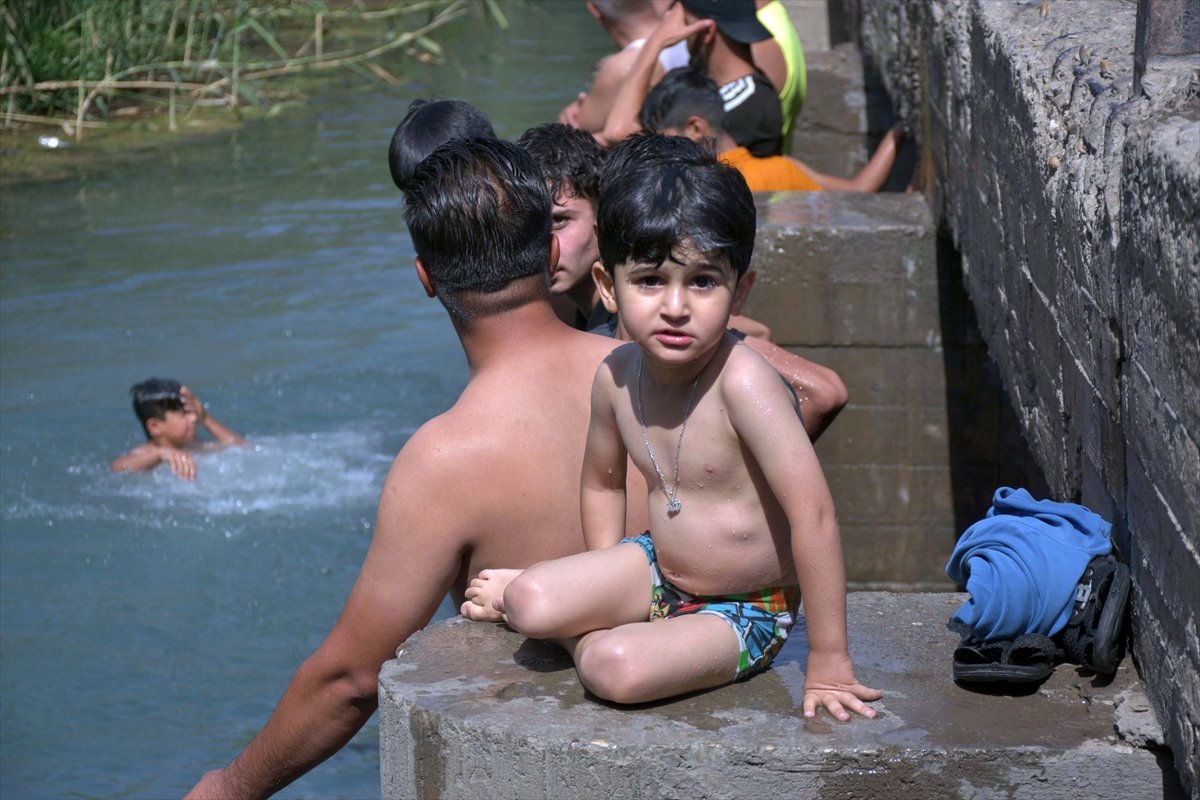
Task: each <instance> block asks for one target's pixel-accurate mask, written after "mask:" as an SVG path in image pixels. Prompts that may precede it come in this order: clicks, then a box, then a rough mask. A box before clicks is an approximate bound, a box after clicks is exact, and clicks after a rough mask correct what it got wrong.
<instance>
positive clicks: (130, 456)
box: [111, 442, 196, 481]
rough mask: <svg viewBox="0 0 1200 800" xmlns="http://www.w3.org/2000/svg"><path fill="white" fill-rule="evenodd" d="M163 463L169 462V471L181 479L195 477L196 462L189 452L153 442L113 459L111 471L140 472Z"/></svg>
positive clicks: (187, 479) (188, 479) (186, 479)
mask: <svg viewBox="0 0 1200 800" xmlns="http://www.w3.org/2000/svg"><path fill="white" fill-rule="evenodd" d="M163 463H165V464H169V465H170V466H171V471H172V472H174V473H175V474H176V475H177V476H178V477H179V478H180V479H181V480H185V481H190V480H192V479H193V478H195V477H196V462H195V460H194V459H193V458H192V456H191V455H190V454H189V453H186V452H184V451H183V450H179V449H177V448H174V447H163V446H161V445H157V444H154V443H153V442H147V443H146V444H143V445H139V446H137V447H135V448H133V449H132V450H130V451H129V452H128V453H126V454H125V455H123V456H121V457H119V458H115V459H113V462H112V465H111V468H112V471H113V472H142V471H144V470H148V469H154V468H155V467H157V466H158V465H159V464H163Z"/></svg>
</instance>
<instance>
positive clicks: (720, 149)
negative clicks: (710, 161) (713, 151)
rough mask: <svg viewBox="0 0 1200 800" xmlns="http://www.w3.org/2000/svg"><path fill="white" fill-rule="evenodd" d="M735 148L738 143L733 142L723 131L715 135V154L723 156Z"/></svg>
mask: <svg viewBox="0 0 1200 800" xmlns="http://www.w3.org/2000/svg"><path fill="white" fill-rule="evenodd" d="M737 147H738V143H737V142H736V141H734V139H733V137H732V136H730V135H729V134H728V133H726V132H725V131H721V132H720V133H718V134H717V154H718V155H724V154H725V153H728V152H729V151H730V150H735V149H737Z"/></svg>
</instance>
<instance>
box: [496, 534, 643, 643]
mask: <svg viewBox="0 0 1200 800" xmlns="http://www.w3.org/2000/svg"><path fill="white" fill-rule="evenodd" d="M651 589H652V587H651V573H650V563H649V561H648V560H647V557H646V553H645V551H644V550H643V549H642V548H641V547H640V546H639V545H637V544H634V543H632V542H626V543H623V544H618V545H614V546H613V547H608V548H605V549H603V550H592V551H589V552H586V553H579V554H577V555H573V556H567V557H566V558H560V559H556V560H554V561H543V562H541V563H540V564H534V565H533V566H532V567H530V568H529V569H527V570H525V571H524V572H522V573H521V574H520V575H518V576H516V577H515V578H513V580H512V582H511V583H509V584H508V588H507V589H505V591H504V599H503V608H502V610H503V612H504V614H505V616H506V619H507V622H508V624H509V626H510V627H511V628H512V629H513V630H515V631H517V632H518V633H522V634H524V635H526V636H529V637H531V638H534V639H568V638H570V637H575V636H581V635H583V634H585V633H589V632H591V631H595V630H600V629H607V628H614V627H616V626H618V625H624V624H625V623H628V622H636V621H643V620H647V619H649V618H650V599H651Z"/></svg>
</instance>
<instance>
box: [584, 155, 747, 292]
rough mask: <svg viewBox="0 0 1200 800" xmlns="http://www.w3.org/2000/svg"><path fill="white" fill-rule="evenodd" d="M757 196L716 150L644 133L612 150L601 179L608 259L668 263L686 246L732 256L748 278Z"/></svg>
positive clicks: (603, 248)
mask: <svg viewBox="0 0 1200 800" xmlns="http://www.w3.org/2000/svg"><path fill="white" fill-rule="evenodd" d="M755 224H756V212H755V209H754V198H753V196H752V195H751V194H750V189H749V187H747V186H746V180H745V178H743V177H742V174H741V173H740V172H738V171H737V170H736V169H734V168H733V167H729V166H726V165H725V164H722V163H720V162H719V161H717V158H716V154H715V152H714V151H713V148H712V147H711V146H704V145H700V144H697V143H696V142H693V141H692V140H691V139H686V138H684V137H682V136H662V135H659V134H656V133H638V134H634V135H633V136H631V137H629V138H628V139H626V140H625V141H623V142H621V143H620V144H619V145H617V146H616V147H615V148H613V150H612V152H611V153H609V156H608V161H607V162H606V163H605V165H604V170H603V172H602V173H601V176H600V207H599V210H598V211H597V214H596V227H597V233H598V239H599V244H600V259H601V261H603V262H604V268H605V269H607V270H608V271H609V273H610V274H611V273H613V272H614V271H615V269H616V267H617V265H618V264H624V263H637V264H661V263H663V262H664V261H666V260H667V259H668V258H670V257H672V255H673V254H674V253H675V251H676V249H677V248H678V247H679V246H680V245H683V244H687V245H690V246H691V247H693V248H695V249H696V250H698V251H699V252H701V253H712V254H717V255H723V256H726V257H727V258H728V259H729V264H730V266H731V267H733V269H734V271H735V272H736V273H737V276H738V277H739V278H740V277H741V276H742V275H744V274H745V273H746V270H747V269H748V268H749V266H750V257H751V256H752V255H753V254H754V233H755Z"/></svg>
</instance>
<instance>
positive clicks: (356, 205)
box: [0, 2, 608, 798]
mask: <svg viewBox="0 0 1200 800" xmlns="http://www.w3.org/2000/svg"><path fill="white" fill-rule="evenodd" d="M504 7H505V10H506V11H507V12H508V13H509V19H510V22H511V23H512V26H511V28H510V29H509V30H507V31H504V30H500V29H499V28H498V27H497V26H496V25H495V24H494V23H492V22H491V21H490V20H489V19H487V18H486V17H485V16H484V15H483V14H482V13H480V9H478V8H476V9H473V13H472V14H471V15H470V16H469V17H468V18H466V19H465V20H463V21H459V22H456V23H454V24H453V25H452V26H451V27H450V28H447V29H444V30H443V31H441V32H439V33H438V34H437V35H436V38H437V39H438V41H439V42H440V43H441V44H442V45H443V46H444V47H445V48H446V51H447V53H448V56H449V57H448V59H447V62H446V63H444V64H441V65H414V64H413V63H412V62H411V61H409V62H404V63H395V64H390V65H389V67H390V68H392V69H394V70H396V71H398V72H400V73H401V74H403V75H404V76H405V78H406V80H407V81H408V82H407V83H406V84H405V85H404V86H400V87H388V88H380V87H379V85H374V86H365V85H364V84H363V83H362V82H361V81H360V80H357V79H355V81H351V80H349V79H345V81H344V83H337V84H335V85H334V86H333V87H332V89H333V90H332V91H329V92H327V93H323V94H322V95H321V96H320V97H316V98H313V99H311V100H310V101H309V102H308V103H307V105H306V107H305V108H303V109H301V110H296V111H292V112H289V113H287V114H285V115H283V116H281V117H278V118H274V119H270V120H263V121H257V122H253V123H250V124H248V125H246V126H245V127H244V128H242V129H240V130H238V131H237V132H235V133H228V134H222V135H219V136H214V137H211V138H208V139H205V140H202V141H199V142H190V143H187V144H183V145H180V146H178V147H175V148H173V149H171V150H170V151H165V152H162V153H161V154H159V155H156V156H154V157H152V158H148V159H146V160H144V161H142V162H141V163H139V164H138V165H137V166H134V167H127V168H121V169H120V170H118V171H107V172H104V171H101V172H97V171H94V170H93V171H89V173H88V174H87V175H86V176H83V175H81V176H79V177H77V178H75V179H71V180H63V181H58V182H52V183H38V184H26V185H20V186H15V187H10V188H6V189H5V190H4V192H3V194H2V196H0V203H2V208H0V211H2V213H0V267H2V269H0V345H2V362H3V369H2V370H0V513H2V515H3V516H2V521H3V530H2V532H0V603H2V609H3V617H2V623H3V624H2V626H0V659H2V662H3V669H2V670H0V796H3V797H13V798H17V797H21V798H39V797H47V798H59V797H122V798H125V797H147V798H158V797H168V796H178V795H180V794H182V793H183V792H185V791H186V790H187V789H188V788H189V787H190V786H191V784H192V783H193V782H194V781H195V780H196V779H197V778H198V777H199V776H200V775H201V774H202V773H203V772H204V771H205V770H206V769H209V768H212V767H215V766H218V765H221V764H223V763H225V762H226V761H227V760H228V759H229V758H230V757H232V756H233V755H234V754H235V753H236V752H237V751H238V750H239V749H240V748H241V747H242V746H243V745H244V744H245V743H246V742H247V741H249V739H250V738H251V737H252V736H253V735H254V733H255V732H256V731H257V730H258V728H259V727H260V726H261V725H262V723H263V722H264V721H265V719H266V717H267V715H268V714H269V713H270V711H271V709H272V708H273V706H274V704H275V701H276V700H277V699H278V697H279V695H280V693H281V692H282V691H283V689H284V687H285V686H286V684H287V681H288V680H289V678H290V676H291V674H292V672H293V671H294V670H295V668H296V667H297V666H298V665H299V663H300V662H301V661H302V660H303V658H304V657H305V656H306V655H307V654H308V653H309V652H311V650H312V649H313V648H314V647H315V646H316V645H317V644H318V643H319V642H320V641H321V639H322V638H323V636H324V635H325V633H326V632H327V631H328V629H329V627H330V626H331V625H332V623H333V621H334V619H335V618H336V616H337V614H338V612H339V610H340V609H341V604H342V602H343V601H344V599H345V596H346V594H347V592H348V590H349V588H350V586H351V584H352V582H353V580H354V577H355V575H356V573H357V570H358V567H359V565H360V563H361V561H362V558H363V555H364V554H365V552H366V548H367V545H368V543H369V540H370V536H371V530H372V527H373V524H374V510H375V503H376V499H377V495H378V492H379V489H380V486H381V484H382V481H383V477H384V474H385V473H386V470H387V468H388V465H389V464H390V462H391V459H392V457H393V456H394V455H395V453H396V451H397V450H399V448H400V447H401V446H402V445H403V444H404V442H405V440H406V438H407V437H408V436H409V435H410V434H411V433H412V432H413V430H415V429H416V427H417V426H419V425H420V424H421V423H422V422H423V421H424V420H426V419H427V418H429V417H430V416H432V415H433V414H436V413H437V412H439V411H441V410H443V409H444V408H446V407H447V406H449V404H450V403H452V402H453V400H454V398H455V397H456V395H457V393H458V391H459V390H460V389H461V387H462V386H463V384H464V383H465V381H466V364H465V361H464V359H463V356H462V352H461V350H460V349H459V347H458V344H457V340H456V339H455V337H454V334H453V331H452V329H451V327H450V324H449V322H448V320H447V318H446V315H445V313H444V312H443V311H442V309H441V307H440V306H439V305H438V304H437V303H436V302H435V301H431V300H429V299H427V298H426V297H425V295H424V293H423V292H422V291H421V289H420V286H419V284H418V283H417V281H416V278H415V276H414V275H413V273H412V269H411V264H412V257H413V253H412V248H411V244H410V242H409V239H408V235H407V233H406V232H405V230H404V227H403V221H402V218H401V210H400V202H399V194H398V192H397V191H396V189H395V187H394V186H393V185H392V183H391V180H390V178H389V175H388V172H387V165H386V150H387V144H388V140H389V138H390V136H391V132H392V130H393V128H394V127H395V125H396V123H397V122H398V121H399V120H400V118H401V116H403V113H404V110H405V109H406V108H407V106H408V103H409V102H410V101H411V100H412V99H413V98H415V97H428V96H430V95H435V94H436V95H438V96H441V97H461V98H464V99H467V100H470V101H472V102H474V103H475V104H476V105H478V106H479V107H480V108H481V109H482V110H483V111H484V112H485V113H486V114H487V115H488V116H489V117H490V118H491V119H492V120H493V122H494V123H495V125H496V128H497V131H498V133H499V134H500V135H501V136H506V137H510V138H511V137H515V136H517V135H519V134H520V132H521V131H522V130H524V129H525V128H526V127H527V126H529V125H532V124H536V123H538V122H543V121H549V120H552V119H553V118H554V117H555V116H556V114H557V112H558V109H559V108H561V107H562V106H563V105H564V104H565V103H566V102H567V101H569V100H570V99H572V98H573V97H574V94H575V92H577V91H578V90H579V89H580V88H582V87H583V85H584V84H585V83H586V81H587V78H588V72H589V70H590V66H591V64H592V62H593V61H594V59H595V58H596V57H597V56H599V55H601V54H602V53H604V52H605V51H606V49H607V48H608V44H607V41H606V39H605V37H604V35H603V33H602V32H601V31H600V29H599V28H598V27H597V26H596V25H595V24H594V23H593V22H592V20H591V19H590V17H588V16H587V14H586V12H585V11H584V9H583V4H582V3H573V2H572V3H567V2H542V3H530V4H523V5H512V4H505V6H504ZM151 375H159V376H164V377H176V378H178V379H180V380H183V381H184V382H185V383H187V384H189V385H190V386H191V387H192V388H193V389H194V390H195V392H196V393H197V394H198V395H199V396H200V397H201V399H203V400H204V401H206V402H207V403H208V405H209V408H210V411H211V413H212V414H213V415H214V416H215V417H217V418H219V419H220V420H221V421H222V422H225V423H226V424H228V425H229V426H230V427H232V428H234V429H235V430H237V431H238V432H240V433H243V434H244V435H245V436H246V437H247V438H248V439H249V440H250V441H251V445H250V446H248V447H246V448H242V449H235V450H227V451H223V452H219V453H212V454H204V455H201V456H199V457H198V459H197V463H198V470H199V475H198V478H197V480H196V481H195V483H192V484H183V483H181V482H179V481H177V480H176V479H175V478H174V477H173V476H172V475H171V474H170V473H169V472H167V471H166V470H165V468H160V469H158V470H156V471H154V472H152V473H145V474H137V475H113V474H111V473H110V472H109V471H108V462H109V460H110V459H111V458H113V457H114V456H115V455H117V454H119V453H120V452H122V451H124V450H126V449H128V448H130V447H131V446H133V445H135V444H137V443H138V442H139V441H141V440H142V436H141V432H140V429H139V426H138V424H137V421H136V419H135V418H134V416H133V414H132V413H131V411H130V408H129V402H128V395H127V391H128V388H129V386H130V385H131V384H133V383H135V382H137V381H140V380H143V379H144V378H146V377H149V376H151ZM397 579H398V580H402V579H403V575H402V574H400V575H397ZM449 613H451V609H450V608H449V605H448V604H443V608H442V610H441V612H440V615H442V616H444V615H447V614H449ZM378 794H379V758H378V730H377V728H376V725H375V722H374V721H372V723H371V724H370V725H369V726H368V727H367V728H366V729H364V731H363V732H362V733H360V734H359V735H358V736H357V737H356V738H355V740H354V741H353V742H352V743H351V744H350V745H349V746H348V747H347V748H345V749H344V750H343V751H342V752H341V753H339V754H338V755H336V756H335V757H333V758H332V759H330V760H329V761H328V762H326V763H325V764H324V765H322V766H321V767H319V768H318V769H316V770H315V771H314V772H312V773H311V774H310V775H308V776H306V777H305V778H303V779H301V780H300V781H298V782H297V783H295V784H293V786H291V787H289V788H288V789H286V790H285V791H284V792H282V793H281V796H283V797H355V798H357V797H373V796H378Z"/></svg>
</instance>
